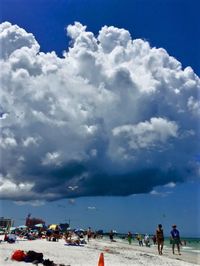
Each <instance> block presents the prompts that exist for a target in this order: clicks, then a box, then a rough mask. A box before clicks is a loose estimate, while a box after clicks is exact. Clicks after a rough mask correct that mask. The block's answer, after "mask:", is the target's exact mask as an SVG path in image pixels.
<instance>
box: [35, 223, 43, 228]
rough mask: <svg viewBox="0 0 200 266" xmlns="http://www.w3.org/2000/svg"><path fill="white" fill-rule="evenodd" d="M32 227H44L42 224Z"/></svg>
mask: <svg viewBox="0 0 200 266" xmlns="http://www.w3.org/2000/svg"><path fill="white" fill-rule="evenodd" d="M34 226H35V227H40V228H42V227H44V225H43V224H35V225H34Z"/></svg>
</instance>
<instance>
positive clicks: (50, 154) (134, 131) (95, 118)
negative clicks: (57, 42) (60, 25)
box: [0, 22, 200, 202]
mask: <svg viewBox="0 0 200 266" xmlns="http://www.w3.org/2000/svg"><path fill="white" fill-rule="evenodd" d="M66 30H67V34H68V36H69V37H70V38H71V47H70V48H69V49H68V50H66V51H64V56H63V58H59V57H58V56H57V55H56V53H55V52H51V53H46V54H45V53H42V52H40V45H39V44H38V42H37V41H36V38H35V37H34V36H33V34H31V33H27V32H26V31H25V30H24V29H21V28H19V27H18V26H17V25H11V24H10V23H9V22H5V23H3V24H1V25H0V47H2V49H1V54H0V67H1V73H0V75H1V105H0V125H1V143H0V148H1V154H2V160H1V161H2V163H1V169H0V192H1V194H0V195H1V198H3V199H13V200H15V201H19V202H22V201H28V200H30V201H36V200H41V201H43V200H50V201H51V200H56V199H60V198H69V199H70V198H75V197H81V196H97V195H107V196H108V195H116V196H117V195H121V196H122V195H130V194H137V193H150V192H151V191H154V190H153V188H154V187H156V186H162V185H163V186H164V185H166V186H168V187H169V188H170V187H171V188H172V187H174V186H175V185H176V183H177V182H184V181H186V180H188V179H190V178H195V177H198V176H199V161H198V160H195V159H194V158H196V157H197V156H198V154H199V153H198V152H199V145H198V138H199V127H198V123H199V118H200V102H199V98H198V95H199V93H200V80H199V78H198V76H197V75H195V73H194V72H193V70H192V68H191V67H187V68H185V69H182V66H181V63H180V62H178V61H177V60H176V59H175V58H174V57H172V56H170V55H169V54H168V53H167V51H165V50H164V49H162V48H155V47H150V44H149V43H148V42H147V41H144V40H141V39H132V36H131V35H130V33H129V32H128V30H125V29H118V28H116V27H113V26H111V27H108V26H104V27H102V29H100V31H99V34H98V36H95V35H94V34H93V33H92V32H88V31H87V27H86V26H83V25H82V24H81V23H79V22H75V23H74V24H73V25H69V26H68V27H67V29H66ZM70 187H71V188H76V189H70Z"/></svg>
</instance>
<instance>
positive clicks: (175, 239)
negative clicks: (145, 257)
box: [126, 224, 182, 255]
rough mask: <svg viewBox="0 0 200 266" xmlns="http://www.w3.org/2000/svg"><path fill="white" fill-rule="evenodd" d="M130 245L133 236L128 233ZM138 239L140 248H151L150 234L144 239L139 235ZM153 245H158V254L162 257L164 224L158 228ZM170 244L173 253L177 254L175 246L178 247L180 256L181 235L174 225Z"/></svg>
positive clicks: (153, 238)
mask: <svg viewBox="0 0 200 266" xmlns="http://www.w3.org/2000/svg"><path fill="white" fill-rule="evenodd" d="M126 238H127V240H128V243H129V244H131V242H132V238H133V237H132V234H131V232H128V234H127V236H126ZM136 239H137V240H138V243H139V246H143V245H145V246H146V247H150V237H149V235H148V234H145V235H144V239H143V237H142V235H141V234H137V236H136ZM152 240H153V243H154V244H157V246H158V253H159V255H162V252H163V246H164V231H163V227H162V224H159V225H158V228H157V229H156V232H155V235H154V236H153V237H152ZM170 244H172V253H173V254H175V246H176V247H177V250H178V254H179V255H181V253H180V245H182V243H181V240H180V234H179V231H178V230H177V226H176V225H175V224H174V225H172V230H171V232H170Z"/></svg>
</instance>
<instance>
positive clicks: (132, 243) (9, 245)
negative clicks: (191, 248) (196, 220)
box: [0, 224, 199, 266]
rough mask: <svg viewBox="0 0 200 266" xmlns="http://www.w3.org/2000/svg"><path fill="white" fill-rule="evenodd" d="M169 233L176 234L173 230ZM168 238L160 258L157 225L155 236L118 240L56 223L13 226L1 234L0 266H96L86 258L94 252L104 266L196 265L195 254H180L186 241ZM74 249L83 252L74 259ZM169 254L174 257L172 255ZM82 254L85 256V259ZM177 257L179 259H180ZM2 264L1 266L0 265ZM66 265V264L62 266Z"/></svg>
mask: <svg viewBox="0 0 200 266" xmlns="http://www.w3.org/2000/svg"><path fill="white" fill-rule="evenodd" d="M174 229H176V226H175V225H174V226H173V229H172V230H174ZM176 230H177V229H176ZM177 231H178V230H177ZM173 232H174V233H176V231H173ZM172 237H173V235H172V236H171V244H172V249H170V250H169V249H166V248H164V249H165V251H164V256H160V255H163V247H164V236H163V233H162V226H161V225H159V226H158V228H157V229H156V232H155V235H148V234H145V235H144V234H139V233H137V234H132V233H131V232H128V233H127V234H126V235H124V236H123V237H121V238H119V236H118V235H117V233H116V232H115V231H113V230H111V231H110V232H108V233H104V232H103V231H102V230H98V231H94V230H92V229H91V228H90V227H89V228H88V229H86V230H84V229H81V228H78V229H71V228H65V230H63V229H62V228H61V227H60V226H59V225H56V224H53V225H50V226H48V227H46V226H44V225H40V226H37V227H33V228H28V227H27V226H23V227H16V228H10V229H8V230H6V231H5V232H4V234H2V235H1V239H0V242H1V244H0V248H1V249H2V250H3V252H4V253H5V254H3V255H4V256H3V257H2V258H4V259H2V261H1V260H0V265H4V264H5V265H15V263H16V262H18V263H27V262H32V263H34V264H40V263H41V264H42V265H47V266H52V265H53V266H54V265H74V266H77V265H83V266H84V265H85V266H89V265H98V264H97V263H94V261H93V263H94V264H92V260H91V262H90V261H88V259H89V258H90V257H91V258H92V257H93V256H94V254H96V261H97V257H98V254H97V253H99V254H100V253H101V252H102V251H103V252H104V254H105V256H106V257H107V258H106V263H105V265H106V266H107V265H110V266H111V265H119V266H120V265H140V264H141V263H142V264H143V265H144V260H145V261H146V260H147V261H148V265H151V263H152V262H150V261H149V260H148V259H149V258H150V257H151V259H152V256H153V260H154V265H161V264H162V265H165V264H166V265H192V264H193V265H198V263H199V257H198V254H197V255H196V256H195V255H194V254H193V256H191V254H189V253H180V249H181V245H182V246H186V242H185V240H182V241H180V239H179V240H178V238H176V236H175V237H174V239H173V238H172ZM178 237H179V236H178ZM53 242H54V244H53ZM51 243H52V244H51ZM128 244H129V245H128ZM55 245H57V246H55ZM136 245H137V246H136ZM63 246H64V247H66V246H69V247H70V248H75V249H74V250H71V252H70V253H69V252H68V251H69V250H68V251H67V250H66V249H65V250H63ZM173 246H174V249H173ZM76 247H83V249H84V250H85V252H83V249H79V251H80V252H79V253H78V254H76V256H75V257H74V254H75V253H76V251H77V248H76ZM141 247H143V248H141ZM150 247H153V248H150ZM52 248H53V249H57V251H58V254H54V255H52V253H53V252H54V250H53V249H52ZM138 248H140V249H138ZM61 250H62V252H61ZM92 251H93V252H92ZM9 252H10V254H9ZM17 252H18V253H17ZM45 253H47V254H49V258H45V259H44V257H45ZM91 253H92V254H91ZM173 253H174V257H173V255H172V254H173ZM41 254H42V255H41ZM86 254H88V258H87V256H86ZM120 254H121V255H120ZM149 254H150V255H149ZM181 254H182V256H180V255H181ZM66 255H67V258H66ZM111 255H112V256H111ZM138 256H139V259H138ZM177 256H178V257H177ZM58 257H59V258H58ZM116 258H118V260H119V262H117V261H116ZM162 258H163V259H162ZM67 259H68V260H67ZM56 260H58V261H60V263H57V262H56V263H55V262H54V261H56ZM79 260H80V261H81V262H80V261H79ZM168 260H171V261H170V263H171V264H167V263H169V262H168ZM139 261H140V263H139ZM2 262H3V263H4V264H1V263H2ZM66 262H67V264H65V263H66ZM179 262H182V264H179ZM9 263H10V264H9ZM145 263H147V262H145ZM159 263H161V264H159ZM16 265H17V264H16ZM18 265H19V264H18ZM146 265H147V264H146Z"/></svg>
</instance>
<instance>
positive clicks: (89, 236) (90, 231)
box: [87, 227, 92, 242]
mask: <svg viewBox="0 0 200 266" xmlns="http://www.w3.org/2000/svg"><path fill="white" fill-rule="evenodd" d="M91 236H92V230H91V227H89V228H88V230H87V240H88V242H89V241H90V238H91Z"/></svg>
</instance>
